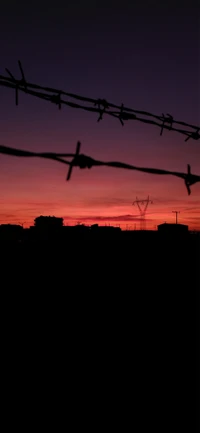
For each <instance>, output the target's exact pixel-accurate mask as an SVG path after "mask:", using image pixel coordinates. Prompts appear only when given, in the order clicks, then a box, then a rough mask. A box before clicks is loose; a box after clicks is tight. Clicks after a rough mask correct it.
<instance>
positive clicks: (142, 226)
mask: <svg viewBox="0 0 200 433" xmlns="http://www.w3.org/2000/svg"><path fill="white" fill-rule="evenodd" d="M151 203H153V202H152V200H150V199H149V196H148V197H147V199H146V200H138V198H137V197H136V200H135V201H134V202H133V205H135V204H136V205H137V207H138V209H139V212H140V217H141V219H140V230H145V229H146V224H145V215H146V211H147V208H148V205H149V204H151ZM143 205H144V207H143V208H142V206H143Z"/></svg>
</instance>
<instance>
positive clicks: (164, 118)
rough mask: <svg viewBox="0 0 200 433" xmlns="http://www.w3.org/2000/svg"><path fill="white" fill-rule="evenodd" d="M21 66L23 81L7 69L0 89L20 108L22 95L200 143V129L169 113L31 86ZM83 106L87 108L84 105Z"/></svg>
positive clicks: (99, 118) (100, 117)
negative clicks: (12, 95) (8, 92)
mask: <svg viewBox="0 0 200 433" xmlns="http://www.w3.org/2000/svg"><path fill="white" fill-rule="evenodd" d="M18 65H19V69H20V73H21V78H20V79H16V78H15V77H14V75H13V74H12V73H11V72H10V70H9V69H7V68H6V72H7V73H8V75H9V76H4V75H0V86H3V87H7V88H11V89H14V90H15V103H16V105H18V104H19V92H24V93H27V94H29V95H32V96H35V97H37V98H40V99H43V100H45V101H49V102H51V103H53V104H55V105H57V106H58V108H59V110H60V109H61V107H62V105H67V106H68V107H71V108H77V109H82V110H86V111H90V112H93V113H98V119H97V121H98V122H99V121H100V120H102V119H103V116H104V115H110V116H112V117H115V118H117V119H118V120H119V121H120V123H121V125H122V126H124V122H126V121H128V120H135V121H138V122H143V123H147V124H151V125H154V126H157V127H159V129H160V135H162V134H163V130H164V129H167V130H169V131H176V132H178V133H180V134H183V135H185V136H186V139H185V141H188V140H189V139H191V138H192V139H194V140H198V139H199V138H200V127H199V126H195V125H191V124H188V123H186V122H182V121H178V120H175V119H174V117H173V116H172V115H171V114H169V113H167V114H166V115H165V114H164V113H162V115H160V116H159V115H156V114H152V113H149V112H147V111H141V110H136V109H132V108H128V107H125V106H124V104H123V103H122V104H121V105H116V104H113V103H111V102H108V101H107V100H106V99H102V98H97V99H94V98H88V97H85V96H81V95H77V94H74V93H69V92H65V91H63V90H59V89H55V88H51V87H45V86H41V85H38V84H34V83H29V82H28V81H27V80H26V78H25V74H24V71H23V68H22V64H21V62H20V61H18ZM62 97H65V98H66V99H62ZM69 99H70V100H69ZM83 103H84V104H87V105H83ZM88 104H89V105H88ZM141 116H142V117H141ZM174 125H179V126H181V128H178V127H175V126H174ZM182 127H187V128H189V130H188V129H183V128H182Z"/></svg>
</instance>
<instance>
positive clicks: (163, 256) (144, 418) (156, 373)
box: [1, 236, 200, 432]
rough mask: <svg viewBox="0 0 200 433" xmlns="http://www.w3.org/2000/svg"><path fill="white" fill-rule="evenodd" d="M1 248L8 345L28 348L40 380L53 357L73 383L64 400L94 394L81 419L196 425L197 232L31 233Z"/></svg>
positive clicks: (61, 377)
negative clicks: (45, 236)
mask: <svg viewBox="0 0 200 433" xmlns="http://www.w3.org/2000/svg"><path fill="white" fill-rule="evenodd" d="M1 252H2V259H1V277H2V284H1V295H2V309H3V310H4V311H3V314H5V320H4V323H6V329H7V332H8V335H9V337H8V338H7V341H9V347H10V345H11V344H13V347H15V353H18V351H19V350H25V353H26V355H25V356H26V359H27V356H28V355H27V353H29V352H30V356H31V359H35V354H36V353H37V357H38V356H39V358H38V359H40V365H41V366H42V367H41V368H43V371H44V372H43V379H44V377H46V376H47V378H46V379H45V380H46V382H47V383H46V386H47V387H49V386H50V382H49V380H50V377H51V378H52V371H53V370H54V366H55V368H56V375H57V377H58V381H60V383H61V384H62V383H63V384H64V383H65V376H67V383H69V382H70V381H71V380H72V382H73V386H72V391H70V392H71V394H70V400H69V401H72V399H73V398H75V394H76V398H77V395H78V396H79V399H81V401H82V404H83V403H84V404H86V400H87V399H88V393H89V394H90V396H93V398H92V399H90V400H88V404H89V407H90V409H88V410H89V413H90V416H89V418H88V419H89V420H90V422H92V421H91V420H92V416H94V425H95V426H97V425H99V426H100V425H101V426H102V429H103V428H104V429H105V425H106V426H107V427H108V424H107V423H108V421H106V418H109V420H112V422H111V421H109V428H110V430H112V428H113V426H115V428H116V427H117V428H118V429H119V430H120V431H128V430H129V426H130V423H133V424H134V425H135V423H136V424H137V425H140V429H139V430H138V431H149V430H153V431H154V432H162V431H166V430H167V431H174V432H176V431H181V429H182V427H181V426H182V424H183V425H186V424H187V430H188V422H189V427H190V429H189V430H188V431H192V432H196V431H199V430H198V428H199V427H198V423H197V422H196V420H197V421H198V419H199V288H200V279H199V278H200V270H199V268H200V266H199V263H200V242H199V239H198V238H197V237H195V236H193V237H192V236H191V237H184V238H176V239H174V238H173V239H172V238H171V239H170V238H169V237H165V238H164V237H162V238H161V237H158V236H157V237H156V236H154V237H147V236H146V237H145V236H140V237H139V236H138V237H137V238H136V237H134V238H133V237H132V238H131V237H129V238H128V237H127V238H124V239H120V240H119V239H111V238H110V239H108V238H98V239H94V238H93V239H89V238H84V237H82V238H81V237H78V236H77V237H74V238H73V239H68V241H63V240H59V241H58V240H55V239H54V241H53V240H52V239H51V240H41V239H40V240H38V239H37V240H32V242H21V243H1ZM11 342H12V343H11ZM19 348H21V349H19ZM56 360H57V361H56ZM34 362H35V363H38V361H37V362H36V360H35V361H34ZM34 365H36V364H34ZM49 365H51V371H49V370H48V369H49V367H48V366H49ZM58 366H59V368H58ZM31 371H32V373H31V375H33V374H34V371H35V367H34V369H32V370H31ZM61 372H62V373H61ZM51 386H52V385H51ZM66 393H67V384H66V385H65V395H66ZM91 400H92V401H91ZM68 404H69V405H70V403H68ZM190 406H191V407H192V409H190ZM91 413H92V415H91ZM77 416H78V415H77V414H75V418H74V419H75V420H76V419H77ZM79 416H81V417H82V418H81V419H82V422H83V425H85V421H84V419H85V416H86V412H85V410H84V411H83V413H81V415H80V412H79ZM188 418H189V419H188ZM103 420H104V421H103ZM133 421H134V422H133ZM183 421H184V422H183ZM74 422H75V421H74ZM88 422H89V421H87V423H88ZM195 423H196V425H195ZM87 425H88V424H87ZM106 429H107V428H106ZM94 430H98V428H96V427H95V428H94Z"/></svg>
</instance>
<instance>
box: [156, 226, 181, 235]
mask: <svg viewBox="0 0 200 433" xmlns="http://www.w3.org/2000/svg"><path fill="white" fill-rule="evenodd" d="M158 231H159V232H160V233H163V234H166V235H176V234H180V235H184V234H187V233H188V226H187V225H185V224H177V223H176V224H169V223H163V224H159V225H158Z"/></svg>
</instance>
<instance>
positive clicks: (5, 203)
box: [0, 0, 200, 230]
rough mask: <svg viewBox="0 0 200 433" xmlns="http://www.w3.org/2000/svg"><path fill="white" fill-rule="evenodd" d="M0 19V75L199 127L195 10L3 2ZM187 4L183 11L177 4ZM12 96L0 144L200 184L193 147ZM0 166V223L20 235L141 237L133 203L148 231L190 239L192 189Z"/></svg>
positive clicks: (146, 128) (34, 162)
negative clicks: (75, 232)
mask: <svg viewBox="0 0 200 433" xmlns="http://www.w3.org/2000/svg"><path fill="white" fill-rule="evenodd" d="M4 3H5V4H4V5H1V15H0V35H1V38H0V54H1V56H0V74H2V75H7V73H6V71H5V68H8V69H9V70H11V72H12V73H13V74H14V75H15V76H16V77H17V78H20V73H19V68H18V63H17V62H18V59H20V60H21V62H22V65H23V68H24V71H25V75H26V79H27V81H29V82H32V83H36V84H40V85H43V86H49V87H54V88H58V89H62V90H65V91H67V92H71V93H76V94H79V95H83V96H87V97H91V98H102V99H103V98H105V99H106V100H108V101H110V102H112V103H115V104H117V105H120V104H121V103H122V102H123V103H124V105H125V106H128V107H131V108H134V109H137V110H146V111H149V112H151V113H154V114H158V115H162V113H170V114H172V115H173V116H174V118H175V119H176V120H181V121H184V122H187V123H191V124H194V125H200V80H199V77H200V68H199V65H200V32H199V5H198V2H196V1H195V2H193V1H190V2H185V4H184V2H183V1H180V2H179V1H176V2H172V1H171V0H170V1H167V2H166V4H165V2H162V1H148V0H146V1H142V0H141V1H128V2H126V1H123V2H117V1H116V0H115V1H109V0H108V1H106V2H104V1H102V2H95V1H92V0H91V1H89V0H85V1H84V0H82V1H76V0H73V1H63V0H62V2H61V1H59V0H58V1H56V2H44V1H40V2H36V1H34V2H32V1H29V2H23V4H22V2H16V1H15V2H14V1H10V2H4ZM186 3H187V4H186ZM97 117H98V115H97V114H95V113H90V112H85V111H82V110H77V109H73V108H70V107H66V106H63V107H62V109H61V110H58V107H56V106H55V105H54V104H51V103H50V102H47V101H43V100H40V99H38V98H34V97H33V96H31V95H25V94H22V93H20V94H19V106H18V107H16V105H15V93H14V90H12V89H8V88H4V87H1V86H0V124H1V139H0V145H4V146H10V147H16V148H19V149H24V150H31V151H37V152H39V151H40V152H47V151H51V152H66V153H67V152H71V153H73V152H74V150H75V147H76V143H77V141H78V140H79V141H80V142H81V145H82V149H81V152H83V153H84V154H86V155H89V156H91V157H93V158H96V159H100V160H103V161H121V162H125V163H128V164H133V165H138V166H143V167H145V166H146V167H154V168H163V169H166V170H174V171H181V172H185V171H186V169H187V164H191V167H192V172H193V173H195V174H197V175H200V140H197V141H195V140H192V139H191V140H188V141H187V142H185V141H184V140H185V136H184V135H181V134H178V133H177V132H173V131H166V130H165V131H164V133H163V135H162V136H160V130H159V129H158V128H157V127H155V126H153V125H148V124H144V123H140V122H136V121H135V122H134V121H128V122H126V123H125V125H124V127H122V126H121V124H120V122H119V121H118V120H117V119H114V118H112V117H110V116H105V117H104V118H103V120H102V121H101V122H97ZM67 171H68V167H67V166H65V165H62V164H59V163H57V162H53V161H48V160H47V161H46V160H40V159H36V158H31V159H26V158H17V157H12V156H4V155H0V185H1V192H0V224H3V223H14V224H23V225H24V227H29V226H30V225H33V224H34V219H35V218H36V217H37V216H39V215H54V216H58V217H63V218H64V223H65V224H70V225H71V224H76V223H77V222H81V223H84V224H93V223H98V224H112V225H120V226H121V228H126V227H127V226H128V227H130V228H134V227H135V226H136V228H138V229H139V228H140V222H139V213H138V209H137V207H136V206H133V205H132V203H133V201H134V200H135V199H136V196H137V197H138V198H139V199H146V198H147V196H148V195H149V197H150V199H151V200H153V204H151V205H149V208H148V211H147V215H146V221H147V228H148V229H155V228H156V227H157V225H158V224H160V223H162V222H165V221H166V222H175V214H174V213H172V211H173V210H177V211H180V214H179V215H178V220H179V222H180V223H184V224H188V225H189V228H190V229H198V230H200V183H197V184H195V185H193V186H192V187H191V195H190V196H188V194H187V190H186V188H185V185H184V182H183V181H182V180H181V179H179V178H175V177H171V176H156V175H151V174H146V173H139V172H135V171H128V170H127V171H126V170H120V169H115V168H109V167H103V168H102V167H97V168H95V167H93V168H92V169H91V170H88V169H85V170H80V169H79V168H74V170H73V175H72V178H71V180H70V181H69V182H66V174H67Z"/></svg>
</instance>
